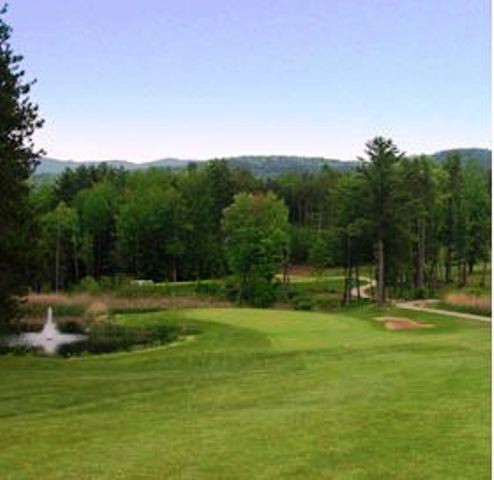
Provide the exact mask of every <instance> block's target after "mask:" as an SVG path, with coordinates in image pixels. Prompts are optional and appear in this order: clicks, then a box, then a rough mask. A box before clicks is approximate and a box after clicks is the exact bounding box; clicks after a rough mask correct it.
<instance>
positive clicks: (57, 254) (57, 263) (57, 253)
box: [55, 222, 60, 292]
mask: <svg viewBox="0 0 494 480" xmlns="http://www.w3.org/2000/svg"><path fill="white" fill-rule="evenodd" d="M59 281H60V222H58V223H57V247H56V251H55V292H58V288H59Z"/></svg>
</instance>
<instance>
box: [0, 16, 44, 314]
mask: <svg viewBox="0 0 494 480" xmlns="http://www.w3.org/2000/svg"><path fill="white" fill-rule="evenodd" d="M6 11H7V7H6V6H3V7H2V8H1V9H0V191H1V192H2V201H1V202H0V219H1V224H0V323H4V322H6V321H8V320H9V319H12V318H13V317H14V316H15V314H16V312H17V305H18V299H19V298H20V297H21V296H22V295H23V294H24V293H25V292H26V288H25V285H24V283H25V278H24V277H25V268H24V266H25V264H26V263H27V262H28V257H27V255H28V254H29V251H30V248H29V238H28V237H29V230H30V222H29V218H30V211H29V203H28V193H29V186H28V182H27V180H28V178H29V176H30V175H31V173H32V172H33V170H34V168H35V167H36V163H37V161H36V160H37V158H38V157H39V155H40V154H41V152H40V151H36V149H35V147H34V143H33V139H32V136H33V133H34V132H35V130H36V129H38V128H40V127H41V126H42V124H43V121H42V120H41V119H40V118H39V116H38V107H37V105H35V104H34V103H33V102H32V101H31V100H30V99H29V92H30V89H31V86H32V85H33V83H34V82H33V81H31V82H29V81H26V80H25V79H24V76H25V73H24V70H22V69H21V66H20V62H21V61H22V56H20V55H17V54H15V53H14V51H13V50H12V46H11V44H10V37H11V33H12V30H11V28H10V26H9V25H7V23H5V20H4V15H5V13H6Z"/></svg>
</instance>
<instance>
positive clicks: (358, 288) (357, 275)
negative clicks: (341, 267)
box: [355, 262, 360, 302]
mask: <svg viewBox="0 0 494 480" xmlns="http://www.w3.org/2000/svg"><path fill="white" fill-rule="evenodd" d="M355 281H356V282H357V299H358V301H359V302H360V276H359V269H358V262H357V263H356V265H355Z"/></svg>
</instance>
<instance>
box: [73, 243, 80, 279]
mask: <svg viewBox="0 0 494 480" xmlns="http://www.w3.org/2000/svg"><path fill="white" fill-rule="evenodd" d="M73 253H74V278H75V281H76V283H78V282H79V262H78V261H77V236H76V235H74V252H73Z"/></svg>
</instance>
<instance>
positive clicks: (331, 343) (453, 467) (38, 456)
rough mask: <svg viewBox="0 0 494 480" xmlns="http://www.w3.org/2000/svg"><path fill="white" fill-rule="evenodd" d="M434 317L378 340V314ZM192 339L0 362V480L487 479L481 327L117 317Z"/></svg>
mask: <svg viewBox="0 0 494 480" xmlns="http://www.w3.org/2000/svg"><path fill="white" fill-rule="evenodd" d="M384 314H385V315H387V316H392V315H396V316H399V317H408V318H412V319H415V320H418V321H424V322H427V323H433V324H434V325H436V328H434V329H426V330H415V331H400V332H389V331H386V330H384V329H383V328H382V326H380V325H379V324H378V323H377V322H374V321H373V320H372V318H373V317H375V316H380V315H384ZM115 320H116V321H118V322H120V323H121V324H122V325H133V326H138V325H147V324H149V323H152V324H155V323H156V322H158V323H163V324H165V325H170V326H173V325H174V326H186V327H188V328H199V330H200V331H201V333H200V334H199V335H197V336H196V337H195V338H194V341H191V342H186V343H182V344H179V345H176V346H174V347H158V348H154V349H149V350H141V351H138V352H133V353H132V352H131V353H116V354H109V355H102V356H92V357H84V358H73V359H69V360H66V359H60V358H36V357H30V356H28V357H15V356H7V357H3V358H0V376H1V378H2V389H1V391H0V417H1V418H2V429H1V430H0V432H1V441H2V449H1V450H0V471H1V472H2V479H6V480H16V479H22V480H25V479H27V480H29V479H45V478H46V479H50V480H52V479H64V480H65V479H81V478H95V479H163V478H166V479H214V480H216V479H232V478H234V479H239V480H241V479H249V480H250V479H278V478H290V479H294V478H295V479H304V480H305V479H334V480H359V479H371V480H372V479H375V480H377V479H393V480H400V479H401V480H405V479H410V480H412V479H413V480H415V479H447V480H451V479H462V480H464V479H472V480H483V479H488V478H490V471H489V467H490V442H489V433H490V432H489V425H490V419H489V416H490V410H489V407H490V401H489V394H490V390H489V389H490V385H489V376H490V371H489V369H490V354H489V350H490V330H489V328H488V327H486V326H485V325H483V324H479V323H477V322H468V321H460V320H455V319H449V318H448V317H440V318H439V317H435V316H434V315H430V314H421V313H419V312H408V311H393V310H389V311H385V312H383V311H378V310H375V309H373V308H360V309H354V310H346V311H345V312H344V313H339V314H334V315H328V314H320V313H307V312H287V311H276V310H255V309H193V310H188V311H184V312H171V311H169V312H155V313H145V314H144V313H141V314H121V315H118V316H116V317H115Z"/></svg>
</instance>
